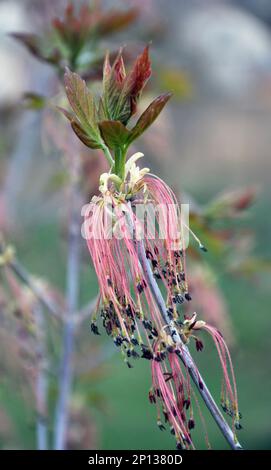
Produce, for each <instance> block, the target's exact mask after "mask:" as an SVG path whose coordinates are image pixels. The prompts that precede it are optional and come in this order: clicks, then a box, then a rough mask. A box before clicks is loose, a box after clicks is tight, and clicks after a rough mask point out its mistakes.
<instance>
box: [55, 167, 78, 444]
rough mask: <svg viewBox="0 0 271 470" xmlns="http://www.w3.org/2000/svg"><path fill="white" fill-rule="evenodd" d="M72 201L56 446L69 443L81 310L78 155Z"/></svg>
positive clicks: (56, 416) (73, 177)
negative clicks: (75, 344) (79, 304)
mask: <svg viewBox="0 0 271 470" xmlns="http://www.w3.org/2000/svg"><path fill="white" fill-rule="evenodd" d="M71 174H72V175H71V176H72V183H71V201H70V208H71V209H70V210H71V215H70V224H69V235H68V237H69V238H68V264H67V311H66V316H65V318H64V322H65V323H64V332H63V339H62V360H61V364H60V370H59V395H58V401H57V404H56V412H55V426H54V431H55V443H54V447H55V449H56V450H62V449H65V447H66V442H65V441H66V437H67V429H68V421H69V400H70V394H71V389H72V382H73V376H74V370H73V352H74V339H75V327H76V322H75V321H74V316H75V314H76V312H77V310H78V299H79V277H80V276H79V271H80V237H81V232H80V219H79V217H80V209H81V205H82V200H81V191H80V161H79V159H75V160H74V162H73V168H72V169H71Z"/></svg>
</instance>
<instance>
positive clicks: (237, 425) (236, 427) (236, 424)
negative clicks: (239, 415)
mask: <svg viewBox="0 0 271 470" xmlns="http://www.w3.org/2000/svg"><path fill="white" fill-rule="evenodd" d="M234 426H235V429H237V430H238V431H240V429H243V426H242V425H241V424H240V423H239V421H235V422H234Z"/></svg>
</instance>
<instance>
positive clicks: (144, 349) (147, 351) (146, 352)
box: [141, 345, 153, 360]
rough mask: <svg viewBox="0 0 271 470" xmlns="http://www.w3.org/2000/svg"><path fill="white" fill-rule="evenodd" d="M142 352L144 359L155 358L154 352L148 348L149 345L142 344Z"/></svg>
mask: <svg viewBox="0 0 271 470" xmlns="http://www.w3.org/2000/svg"><path fill="white" fill-rule="evenodd" d="M141 352H142V356H141V357H142V358H143V359H148V360H151V359H153V354H152V352H151V351H150V349H148V348H147V346H144V345H142V346H141Z"/></svg>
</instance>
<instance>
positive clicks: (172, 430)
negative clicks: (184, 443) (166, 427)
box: [170, 426, 175, 436]
mask: <svg viewBox="0 0 271 470" xmlns="http://www.w3.org/2000/svg"><path fill="white" fill-rule="evenodd" d="M170 434H172V435H173V436H175V429H174V427H173V426H171V428H170Z"/></svg>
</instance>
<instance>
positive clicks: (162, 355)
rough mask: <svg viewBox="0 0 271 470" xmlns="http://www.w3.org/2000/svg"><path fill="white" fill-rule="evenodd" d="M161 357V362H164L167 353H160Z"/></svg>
mask: <svg viewBox="0 0 271 470" xmlns="http://www.w3.org/2000/svg"><path fill="white" fill-rule="evenodd" d="M160 357H161V361H164V360H165V359H166V357H167V355H166V353H165V352H164V351H162V352H160Z"/></svg>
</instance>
